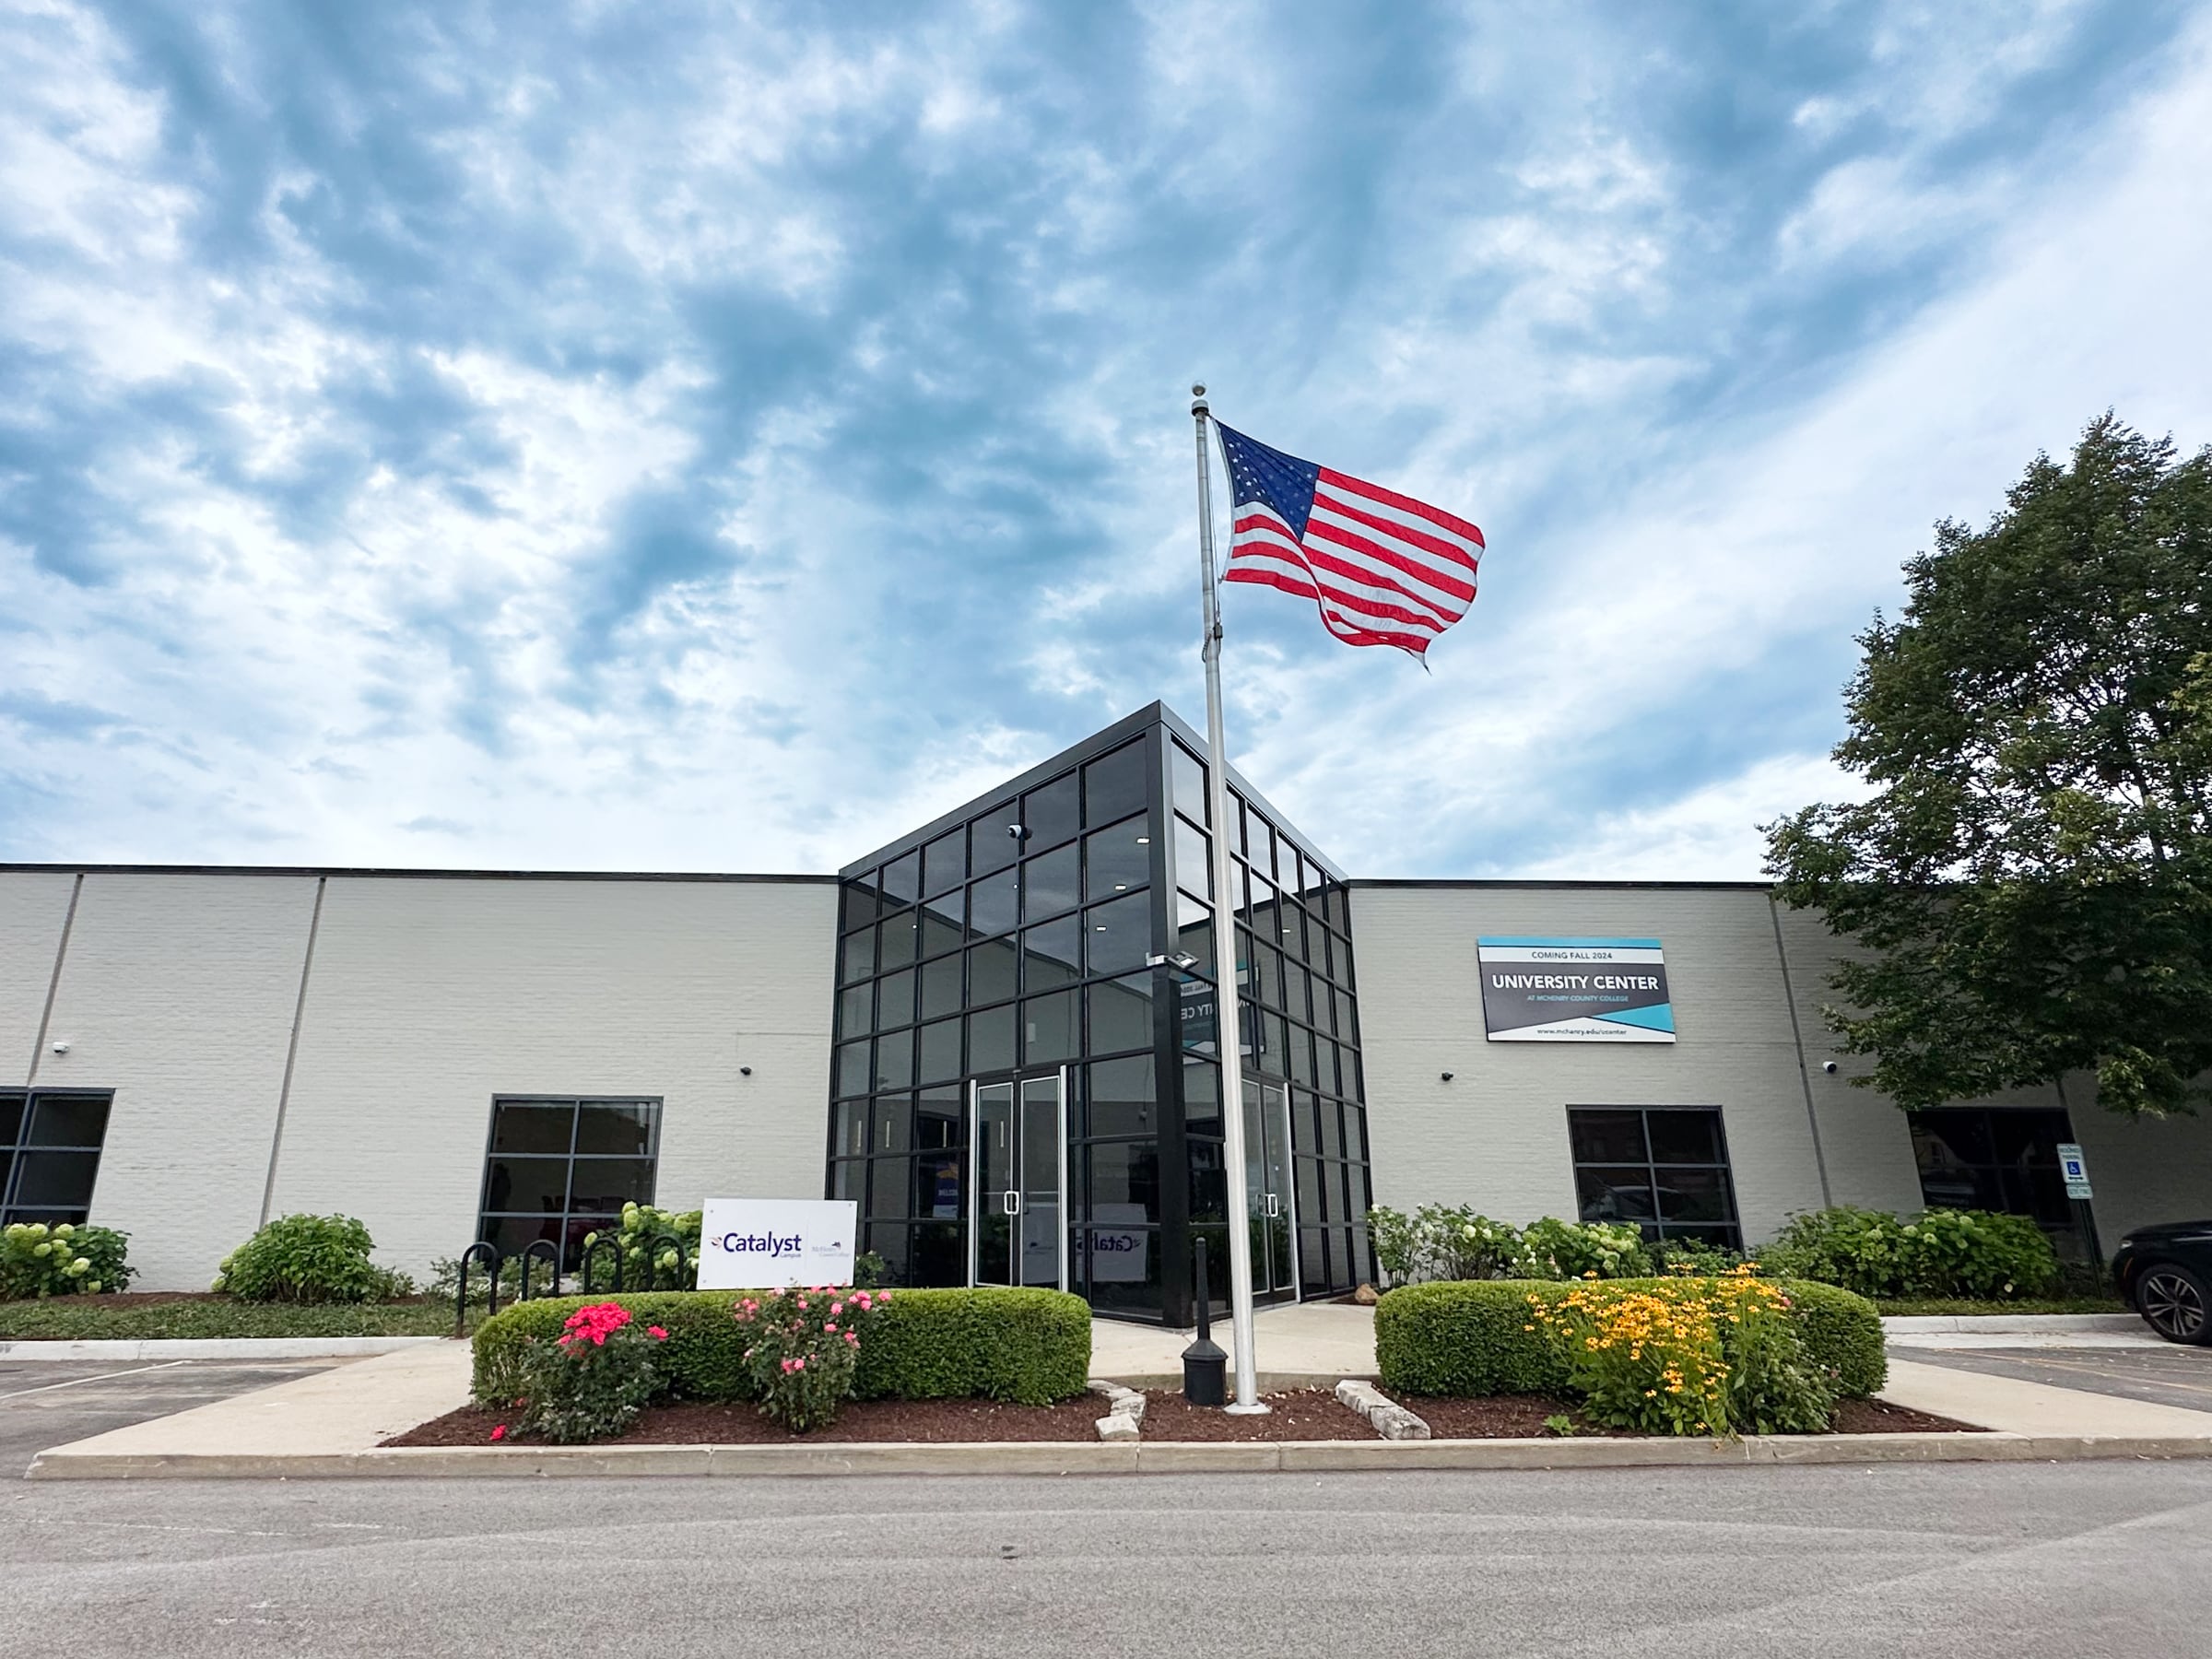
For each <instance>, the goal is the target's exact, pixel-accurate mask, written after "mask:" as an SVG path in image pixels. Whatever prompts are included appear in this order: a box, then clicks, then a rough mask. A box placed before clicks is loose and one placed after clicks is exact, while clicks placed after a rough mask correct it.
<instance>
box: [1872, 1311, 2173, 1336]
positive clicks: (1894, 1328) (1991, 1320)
mask: <svg viewBox="0 0 2212 1659" xmlns="http://www.w3.org/2000/svg"><path fill="white" fill-rule="evenodd" d="M1977 1331H1979V1332H1987V1333H1990V1334H1992V1335H2017V1336H2063V1335H2086V1334H2088V1333H2092V1332H2100V1331H2102V1332H2112V1333H2115V1334H2126V1335H2136V1336H2142V1335H2148V1333H2149V1331H2150V1327H2149V1326H2148V1325H2147V1324H2144V1323H2143V1322H2142V1321H2141V1320H2140V1319H2138V1318H2136V1315H2134V1314H2133V1313H1885V1314H1884V1315H1882V1335H1885V1336H1923V1335H1934V1334H1937V1333H1941V1334H1944V1335H1950V1334H1952V1333H1955V1332H1977Z"/></svg>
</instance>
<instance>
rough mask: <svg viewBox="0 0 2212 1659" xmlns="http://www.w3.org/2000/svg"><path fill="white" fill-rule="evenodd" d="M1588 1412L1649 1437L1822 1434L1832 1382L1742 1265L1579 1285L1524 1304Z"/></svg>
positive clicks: (1784, 1308)
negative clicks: (1713, 1273) (1708, 1273)
mask: <svg viewBox="0 0 2212 1659" xmlns="http://www.w3.org/2000/svg"><path fill="white" fill-rule="evenodd" d="M1527 1302H1528V1308H1529V1323H1528V1324H1525V1325H1524V1327H1523V1328H1524V1330H1528V1331H1535V1332H1542V1333H1544V1334H1545V1335H1547V1336H1548V1338H1549V1340H1550V1341H1551V1343H1552V1345H1553V1346H1554V1347H1555V1349H1556V1350H1557V1352H1558V1354H1559V1359H1560V1360H1561V1361H1562V1362H1563V1363H1564V1365H1565V1367H1566V1371H1567V1377H1568V1382H1569V1385H1570V1386H1571V1387H1572V1388H1573V1389H1574V1390H1575V1391H1576V1392H1577V1393H1579V1394H1582V1395H1583V1398H1584V1399H1585V1400H1586V1402H1587V1407H1588V1410H1589V1413H1590V1415H1591V1417H1593V1418H1595V1419H1596V1420H1597V1421H1598V1422H1601V1423H1605V1424H1607V1425H1609V1426H1611V1427H1613V1428H1617V1429H1633V1430H1641V1431H1642V1432H1644V1433H1647V1434H1711V1435H1715V1436H1724V1435H1727V1434H1730V1433H1733V1432H1735V1431H1736V1430H1740V1429H1748V1430H1752V1431H1753V1432H1755V1433H1760V1434H1773V1433H1817V1432H1818V1431H1819V1430H1824V1429H1826V1428H1827V1427H1828V1420H1829V1417H1830V1413H1831V1412H1832V1411H1833V1410H1834V1407H1835V1400H1836V1392H1837V1389H1836V1379H1835V1377H1834V1376H1833V1375H1832V1374H1830V1373H1829V1372H1826V1371H1822V1370H1821V1369H1820V1368H1818V1367H1817V1366H1815V1365H1814V1364H1813V1363H1812V1362H1811V1361H1810V1360H1809V1359H1807V1358H1806V1352H1805V1346H1804V1343H1803V1341H1802V1340H1801V1338H1800V1337H1799V1335H1798V1334H1797V1330H1796V1327H1795V1324H1794V1322H1793V1321H1792V1319H1791V1318H1790V1314H1789V1309H1790V1298H1789V1297H1788V1295H1787V1294H1785V1293H1784V1292H1783V1289H1782V1288H1780V1287H1779V1286H1775V1285H1771V1284H1769V1283H1767V1282H1766V1281H1765V1280H1763V1279H1760V1278H1759V1277H1756V1276H1755V1275H1754V1273H1753V1271H1752V1270H1751V1269H1749V1268H1739V1269H1737V1270H1736V1271H1735V1272H1734V1273H1730V1274H1726V1275H1724V1276H1722V1277H1717V1278H1706V1279H1695V1278H1684V1279H1676V1280H1670V1281H1664V1282H1659V1283H1654V1284H1650V1285H1645V1286H1639V1287H1632V1288H1631V1287H1626V1286H1606V1285H1602V1284H1597V1283H1590V1284H1586V1285H1580V1286H1577V1287H1576V1288H1574V1289H1572V1290H1571V1291H1569V1292H1568V1293H1567V1294H1566V1295H1565V1296H1564V1297H1558V1298H1547V1297H1543V1296H1538V1295H1531V1296H1529V1297H1528V1298H1527Z"/></svg>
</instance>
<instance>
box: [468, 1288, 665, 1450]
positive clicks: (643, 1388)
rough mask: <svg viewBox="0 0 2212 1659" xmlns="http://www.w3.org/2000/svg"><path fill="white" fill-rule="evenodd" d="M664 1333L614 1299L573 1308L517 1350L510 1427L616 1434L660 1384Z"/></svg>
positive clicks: (564, 1436) (550, 1433)
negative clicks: (658, 1353) (518, 1384)
mask: <svg viewBox="0 0 2212 1659" xmlns="http://www.w3.org/2000/svg"><path fill="white" fill-rule="evenodd" d="M667 1335H668V1333H667V1332H666V1331H665V1330H663V1329H662V1328H661V1327H660V1326H659V1325H647V1326H641V1325H639V1324H638V1323H637V1322H636V1320H635V1319H634V1318H633V1317H632V1316H631V1314H630V1312H629V1309H628V1308H625V1307H623V1306H621V1305H620V1304H619V1303H617V1302H611V1301H610V1302H594V1303H592V1304H590V1305H589V1306H586V1307H582V1308H579V1309H577V1310H576V1312H573V1313H571V1314H570V1315H569V1317H568V1320H567V1322H566V1323H565V1324H563V1325H562V1326H561V1331H560V1335H559V1336H556V1337H555V1338H554V1339H553V1340H552V1341H551V1342H533V1343H531V1344H530V1346H529V1347H528V1349H527V1350H526V1351H525V1352H524V1356H523V1361H522V1397H521V1398H520V1399H519V1400H517V1401H516V1406H517V1408H518V1410H519V1412H520V1418H519V1420H518V1422H517V1423H516V1425H515V1429H516V1431H517V1432H520V1433H524V1434H535V1435H541V1436H543V1437H544V1438H545V1439H547V1440H549V1441H557V1442H560V1443H562V1444H571V1443H574V1442H577V1441H594V1440H604V1439H605V1438H606V1437H607V1436H608V1435H610V1434H619V1433H621V1432H622V1430H625V1429H627V1428H629V1426H630V1424H631V1423H633V1422H635V1421H636V1420H637V1418H638V1414H639V1413H640V1412H641V1411H642V1410H644V1409H645V1406H646V1404H647V1402H648V1401H650V1400H651V1399H652V1398H653V1395H654V1394H658V1393H659V1392H660V1391H661V1388H662V1386H663V1378H662V1375H661V1369H660V1366H659V1365H658V1363H657V1362H656V1358H655V1350H656V1349H658V1348H659V1347H660V1345H661V1344H662V1343H663V1342H664V1341H665V1340H666V1339H667ZM493 1438H495V1439H498V1438H501V1437H500V1436H497V1435H495V1436H494V1437H493Z"/></svg>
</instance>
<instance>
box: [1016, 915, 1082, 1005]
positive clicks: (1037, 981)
mask: <svg viewBox="0 0 2212 1659" xmlns="http://www.w3.org/2000/svg"><path fill="white" fill-rule="evenodd" d="M1082 941H1083V924H1082V923H1081V922H1080V921H1079V920H1077V918H1076V917H1074V916H1063V917H1061V918H1060V920H1058V921H1057V922H1047V923H1046V924H1044V925H1043V926H1042V927H1031V928H1028V929H1026V930H1024V932H1023V933H1022V935H1021V972H1022V988H1023V989H1024V990H1027V991H1046V990H1050V989H1051V988H1052V987H1053V986H1054V985H1072V984H1074V983H1075V982H1076V981H1077V979H1079V978H1080V977H1082V976H1081V972H1080V971H1079V970H1078V969H1077V966H1076V964H1077V960H1078V959H1080V957H1081V954H1082Z"/></svg>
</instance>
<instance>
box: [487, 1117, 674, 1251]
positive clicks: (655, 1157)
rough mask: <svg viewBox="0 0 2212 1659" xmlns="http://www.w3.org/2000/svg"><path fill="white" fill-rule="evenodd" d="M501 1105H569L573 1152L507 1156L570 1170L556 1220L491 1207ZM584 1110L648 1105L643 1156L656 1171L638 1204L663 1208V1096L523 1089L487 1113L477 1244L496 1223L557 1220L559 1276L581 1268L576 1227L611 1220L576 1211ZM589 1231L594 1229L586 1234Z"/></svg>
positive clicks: (543, 1213)
mask: <svg viewBox="0 0 2212 1659" xmlns="http://www.w3.org/2000/svg"><path fill="white" fill-rule="evenodd" d="M502 1106H566V1107H568V1108H569V1149H568V1152H567V1154H566V1155H565V1156H563V1155H562V1154H559V1153H550V1152H530V1153H520V1154H516V1153H508V1154H505V1155H503V1156H506V1157H509V1158H513V1157H518V1156H519V1157H524V1158H542V1159H547V1160H548V1161H550V1160H551V1159H556V1158H559V1159H561V1161H562V1163H563V1164H564V1165H565V1166H566V1167H565V1168H564V1170H563V1171H562V1179H561V1208H560V1209H559V1212H558V1215H557V1214H556V1212H553V1211H550V1210H546V1209H526V1210H524V1209H503V1210H495V1209H493V1208H491V1206H490V1199H491V1172H492V1165H493V1162H494V1160H495V1159H499V1158H500V1157H501V1156H502V1154H500V1152H499V1150H498V1145H499V1134H500V1108H501V1107H502ZM586 1106H644V1107H649V1108H650V1109H651V1112H652V1116H651V1119H650V1122H649V1127H648V1131H647V1135H646V1142H647V1150H646V1151H645V1153H644V1154H643V1157H644V1159H645V1161H646V1162H647V1163H649V1164H650V1165H651V1166H652V1170H653V1179H652V1182H651V1187H652V1191H651V1192H650V1194H648V1195H647V1196H646V1197H644V1198H642V1199H640V1200H639V1202H640V1203H641V1204H647V1205H655V1206H657V1205H658V1204H659V1202H660V1192H661V1126H662V1124H664V1123H665V1121H666V1116H667V1101H666V1100H665V1098H664V1097H663V1096H660V1095H645V1094H586V1095H567V1094H545V1093H530V1092H525V1091H520V1090H518V1091H516V1092H513V1093H510V1094H495V1095H493V1096H492V1097H491V1109H490V1111H489V1112H487V1113H486V1114H485V1122H484V1172H483V1176H482V1178H481V1180H480V1181H479V1182H478V1183H477V1238H478V1239H479V1240H488V1239H490V1238H491V1236H492V1234H493V1233H494V1232H495V1231H496V1230H497V1229H496V1228H494V1227H493V1226H492V1223H493V1222H495V1221H500V1220H525V1221H548V1220H553V1219H556V1218H558V1219H559V1223H560V1230H559V1238H558V1240H557V1241H556V1242H557V1243H558V1244H559V1247H560V1253H561V1271H562V1272H564V1273H572V1272H574V1271H576V1269H577V1267H578V1266H579V1265H581V1264H580V1262H579V1260H578V1258H577V1256H576V1254H575V1252H577V1251H579V1250H581V1249H582V1232H579V1231H578V1230H576V1226H575V1224H576V1223H577V1222H578V1221H599V1220H603V1219H605V1218H606V1217H607V1212H606V1211H603V1210H591V1211H579V1210H578V1209H577V1208H576V1160H577V1158H578V1156H579V1154H578V1152H577V1149H576V1141H577V1135H578V1132H579V1129H580V1127H581V1125H582V1121H583V1108H585V1107H586ZM582 1156H583V1157H586V1158H600V1157H608V1156H616V1155H613V1154H606V1153H584V1154H582ZM617 1213H619V1206H618V1210H617ZM586 1230H589V1229H586ZM541 1236H542V1235H541Z"/></svg>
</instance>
